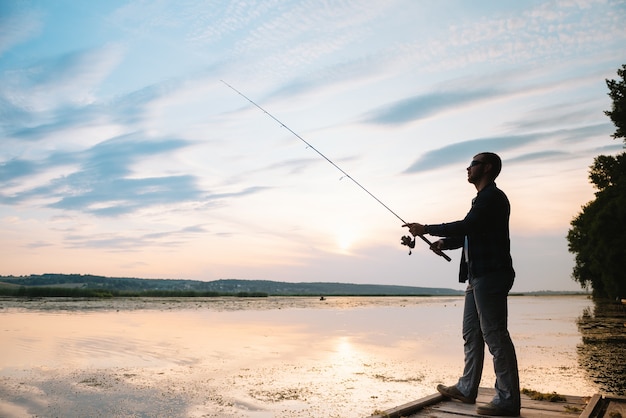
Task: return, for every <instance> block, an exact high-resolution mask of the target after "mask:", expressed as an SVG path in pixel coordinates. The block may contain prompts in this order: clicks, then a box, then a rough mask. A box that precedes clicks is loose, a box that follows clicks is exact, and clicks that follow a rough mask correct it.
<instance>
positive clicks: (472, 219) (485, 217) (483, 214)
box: [426, 188, 497, 248]
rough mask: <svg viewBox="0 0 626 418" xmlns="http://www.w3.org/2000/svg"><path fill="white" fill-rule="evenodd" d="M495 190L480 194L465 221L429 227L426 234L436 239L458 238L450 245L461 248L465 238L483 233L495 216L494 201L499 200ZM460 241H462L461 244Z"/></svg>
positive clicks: (486, 190) (491, 189)
mask: <svg viewBox="0 0 626 418" xmlns="http://www.w3.org/2000/svg"><path fill="white" fill-rule="evenodd" d="M493 190H494V188H488V189H485V190H484V192H481V193H479V194H478V195H477V196H476V198H475V199H474V202H473V203H472V207H471V209H470V211H469V212H468V213H467V215H465V218H464V219H463V220H460V221H455V222H448V223H442V224H437V225H428V226H427V228H426V232H427V233H428V234H430V235H434V236H436V237H449V238H456V240H454V241H452V242H451V243H450V245H458V247H454V248H459V247H461V246H462V245H463V237H464V236H466V235H471V234H474V233H476V232H479V231H481V230H482V229H484V228H485V226H486V225H487V224H489V222H490V221H491V218H492V216H493V214H492V212H493V210H494V205H493V203H494V202H493V201H494V199H497V195H496V194H495V193H494V192H493ZM496 206H497V205H496ZM458 239H460V240H461V243H460V244H459V242H458Z"/></svg>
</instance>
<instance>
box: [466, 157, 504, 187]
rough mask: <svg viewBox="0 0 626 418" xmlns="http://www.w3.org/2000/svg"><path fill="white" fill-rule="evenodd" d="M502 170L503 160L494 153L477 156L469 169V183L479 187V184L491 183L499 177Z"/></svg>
mask: <svg viewBox="0 0 626 418" xmlns="http://www.w3.org/2000/svg"><path fill="white" fill-rule="evenodd" d="M500 170H502V160H501V159H500V157H499V156H498V154H494V153H493V152H481V153H480V154H476V155H475V156H474V158H473V159H472V162H471V163H470V165H469V167H467V181H469V182H470V183H472V184H474V185H476V186H477V187H478V186H479V183H484V182H491V181H494V180H495V179H496V177H498V175H499V174H500Z"/></svg>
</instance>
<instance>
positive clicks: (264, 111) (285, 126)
mask: <svg viewBox="0 0 626 418" xmlns="http://www.w3.org/2000/svg"><path fill="white" fill-rule="evenodd" d="M220 81H221V82H222V83H224V84H225V85H226V86H227V87H229V88H230V89H231V90H233V91H234V92H235V93H237V94H238V95H240V96H241V97H243V98H244V99H246V100H247V101H249V102H250V103H252V104H253V105H254V106H255V107H256V108H258V109H259V110H261V111H262V112H263V113H265V114H266V115H267V116H269V117H270V118H272V119H274V121H276V122H277V123H278V124H279V125H280V126H282V127H283V128H285V129H287V130H288V131H289V132H291V133H292V134H293V135H294V136H295V137H296V138H298V139H299V140H300V141H302V142H304V143H305V144H306V146H307V148H311V149H312V150H313V151H315V152H316V153H317V154H318V155H319V156H320V157H322V158H323V159H325V160H326V161H328V162H329V163H330V164H331V165H332V166H333V167H335V168H336V169H337V170H339V171H340V172H341V174H343V176H342V177H341V179H343V178H348V179H350V180H352V182H353V183H354V184H356V185H357V186H359V187H360V188H361V190H363V191H364V192H365V193H367V194H368V195H370V197H372V198H373V199H374V200H376V201H377V202H378V203H380V204H381V205H382V206H383V207H384V208H385V209H387V210H388V211H389V212H391V214H393V215H394V216H395V217H396V218H398V219H399V220H400V221H402V223H403V224H405V225H406V224H407V223H408V222H406V221H405V220H404V219H402V218H401V217H400V216H399V215H398V214H397V213H396V212H394V211H393V210H391V208H389V206H387V205H385V204H384V203H383V202H382V201H381V200H380V199H379V198H377V197H376V196H374V194H372V192H370V191H369V190H367V189H366V188H365V187H364V186H363V185H362V184H361V183H359V182H358V181H356V180H355V179H354V177H352V176H351V175H350V174H348V173H346V172H345V171H344V170H343V169H342V168H341V167H339V166H338V165H337V164H335V163H334V162H333V161H332V160H331V159H330V158H328V157H327V156H325V155H324V154H322V153H321V152H320V151H319V150H318V149H317V148H315V147H314V146H313V145H311V143H309V142H308V141H307V140H306V139H304V138H302V137H301V136H300V135H298V134H297V133H296V132H295V131H293V130H292V129H291V128H290V127H289V126H287V125H285V124H284V123H282V122H281V121H280V120H278V119H277V118H276V117H274V115H272V114H271V113H270V112H268V111H267V110H265V109H263V108H262V107H261V106H260V105H258V104H257V103H255V102H254V101H253V100H252V99H250V98H249V97H248V96H246V95H245V94H243V93H242V92H240V91H239V90H237V89H236V88H234V87H233V86H231V85H230V84H228V83H227V82H225V81H224V80H220ZM418 237H420V238H421V239H422V241H424V242H425V243H427V244H428V245H429V246H432V245H433V243H432V242H430V240H429V239H428V238H426V237H424V236H423V235H418ZM405 238H409V239H408V241H407V240H406V239H405ZM402 244H403V245H408V246H409V248H413V247H415V240H411V239H410V237H402ZM433 251H435V250H433ZM435 253H437V254H438V255H440V256H442V257H443V258H445V259H446V260H448V261H450V257H448V255H447V254H445V253H443V252H441V251H435ZM409 254H411V252H410V251H409Z"/></svg>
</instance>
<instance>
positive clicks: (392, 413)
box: [370, 393, 445, 418]
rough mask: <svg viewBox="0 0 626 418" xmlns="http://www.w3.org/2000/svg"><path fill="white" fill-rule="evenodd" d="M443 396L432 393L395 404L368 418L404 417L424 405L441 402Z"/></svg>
mask: <svg viewBox="0 0 626 418" xmlns="http://www.w3.org/2000/svg"><path fill="white" fill-rule="evenodd" d="M444 399H445V398H444V397H443V396H442V395H441V394H439V393H436V394H434V395H429V396H426V397H425V398H421V399H418V400H417V401H413V402H408V403H405V404H404V405H400V406H397V407H395V408H392V409H388V410H386V411H385V412H384V413H382V414H377V415H372V416H370V418H400V417H405V416H407V415H410V414H412V413H414V412H415V411H419V410H420V409H424V407H426V406H429V405H432V404H435V403H438V402H441V401H442V400H444Z"/></svg>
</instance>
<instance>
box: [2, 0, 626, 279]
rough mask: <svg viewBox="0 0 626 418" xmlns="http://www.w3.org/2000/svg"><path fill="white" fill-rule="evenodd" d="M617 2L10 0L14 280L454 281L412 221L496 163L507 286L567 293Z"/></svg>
mask: <svg viewBox="0 0 626 418" xmlns="http://www.w3.org/2000/svg"><path fill="white" fill-rule="evenodd" d="M624 21H626V2H624V1H614V0H605V1H602V0H598V1H594V0H579V1H574V0H568V1H565V0H563V1H498V2H496V1H472V2H468V1H436V2H435V1H417V0H410V1H409V0H406V1H393V0H390V1H384V2H381V1H367V0H358V1H356V0H355V1H349V0H345V1H319V0H311V1H280V0H276V1H265V0H264V1H237V0H235V1H230V2H224V1H195V0H189V1H183V2H180V1H178V2H174V1H166V0H163V1H93V2H82V1H75V0H74V1H56V2H46V1H29V0H24V1H11V0H9V1H4V2H2V3H0V135H1V141H2V146H1V148H0V184H1V187H0V232H1V238H0V254H2V255H1V258H2V260H1V263H0V274H2V275H23V274H40V273H45V272H48V273H83V274H88V273H89V274H101V275H107V276H124V277H129V276H130V277H146V278H188V279H200V280H216V279H221V278H243V279H267V280H284V281H339V282H352V283H388V284H398V285H414V286H428V287H453V288H462V286H461V285H459V284H458V283H457V282H456V275H457V269H458V259H459V253H458V252H456V253H455V252H453V253H451V254H450V255H451V257H452V258H453V261H452V262H451V263H447V262H446V261H444V260H443V259H441V258H439V257H436V256H435V255H433V254H432V253H430V252H429V251H428V249H427V248H425V246H423V245H422V244H420V243H419V242H418V247H417V248H416V250H415V251H413V254H412V255H411V256H408V254H407V249H406V247H403V246H401V245H400V237H401V236H402V235H404V234H406V229H403V228H401V222H400V221H399V220H398V219H397V218H396V217H395V216H394V215H393V214H392V213H390V212H389V211H387V210H386V209H385V208H384V207H383V206H382V205H380V204H379V203H377V202H376V201H375V200H374V199H372V198H371V197H370V196H368V195H367V194H366V193H364V192H363V191H362V190H361V189H359V188H358V187H357V186H356V185H354V184H353V183H352V182H351V181H350V179H349V178H348V179H347V178H343V179H342V178H341V177H342V174H341V172H339V171H338V170H336V169H335V168H334V167H333V166H331V165H330V164H328V162H326V161H325V160H324V159H323V158H321V157H320V156H319V155H317V154H316V153H315V152H314V150H312V149H310V148H307V146H306V145H305V144H304V143H303V142H302V141H300V140H299V139H298V138H297V137H296V136H294V135H293V134H292V133H290V132H289V131H288V130H287V129H285V128H284V127H282V126H281V125H280V124H278V123H277V122H276V121H274V120H272V118H270V117H269V116H268V115H266V114H264V113H263V112H262V111H260V110H259V109H257V108H256V107H254V106H253V105H251V104H250V103H249V102H247V101H246V100H245V99H244V98H243V97H241V96H240V95H238V94H237V93H235V92H234V91H233V90H231V89H230V88H228V87H227V86H226V84H224V83H223V82H222V80H223V81H225V82H227V83H229V84H231V85H233V86H234V87H235V88H237V89H238V90H240V91H241V92H242V93H243V94H245V95H246V96H248V97H249V98H251V99H252V100H254V101H255V102H256V103H258V104H259V105H260V106H262V107H263V108H264V109H265V110H267V111H268V112H270V113H271V114H272V115H273V116H274V117H276V118H277V119H279V120H280V121H281V122H282V123H284V124H285V125H286V126H288V127H289V128H290V129H292V130H293V131H295V132H296V133H297V134H298V135H300V136H301V137H302V138H304V139H305V140H306V141H308V142H309V143H311V144H312V145H313V146H314V147H315V149H318V150H319V151H320V152H322V153H323V154H324V155H326V156H327V157H328V158H330V159H331V160H332V161H334V162H335V163H337V164H338V165H339V166H340V167H341V168H342V169H343V170H345V171H346V172H348V173H349V174H350V175H351V176H352V177H353V178H354V179H355V180H357V181H358V182H359V183H361V184H362V185H364V186H365V187H366V188H367V189H368V190H369V191H370V192H371V193H373V194H374V195H375V196H376V197H378V198H379V199H380V200H381V201H382V202H384V203H385V205H387V206H388V207H389V208H391V209H392V210H393V211H394V212H396V213H397V214H399V215H400V216H401V217H402V218H403V219H405V220H407V221H411V222H413V221H415V222H421V223H440V222H447V221H454V220H458V219H462V218H463V217H464V216H465V214H466V212H467V210H468V209H469V205H470V201H471V199H472V197H473V196H474V195H475V189H474V188H473V186H472V185H470V184H468V183H467V181H466V172H465V167H466V166H467V164H468V163H469V161H470V160H471V158H472V156H473V155H474V154H476V153H478V152H481V151H494V152H497V153H499V154H500V155H501V157H502V158H503V161H504V168H503V172H502V174H501V176H500V177H499V179H498V181H497V183H498V185H499V186H500V187H501V188H502V189H503V190H504V191H505V192H506V193H507V195H508V196H509V199H510V201H511V204H512V215H511V235H512V253H513V258H514V265H515V268H516V270H517V273H518V277H517V281H516V284H515V287H514V290H518V291H527V290H576V289H578V285H577V284H576V283H575V282H573V280H572V279H571V277H570V276H571V270H572V267H573V256H572V255H571V254H569V253H568V251H567V241H566V238H565V236H566V234H567V230H568V229H569V223H570V221H571V219H572V218H573V217H574V216H576V214H577V213H578V212H579V211H580V209H581V206H582V205H584V204H585V203H586V202H588V201H589V200H591V199H592V198H593V192H594V190H593V188H592V187H591V186H590V184H589V182H588V167H589V166H590V165H591V164H592V162H593V158H594V157H595V156H596V155H598V154H616V153H618V152H621V151H622V144H621V143H620V142H618V141H615V140H613V139H611V137H610V135H611V134H612V133H613V131H614V126H613V125H612V124H611V122H610V120H609V119H608V117H606V116H605V115H604V113H603V111H605V110H609V109H610V106H611V102H610V98H609V97H608V96H607V92H608V89H607V87H606V83H605V79H607V78H609V79H615V78H617V75H616V71H617V69H618V68H620V67H621V65H622V64H624V63H626V47H625V46H624V45H626V31H625V30H624V28H623V22H624Z"/></svg>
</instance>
